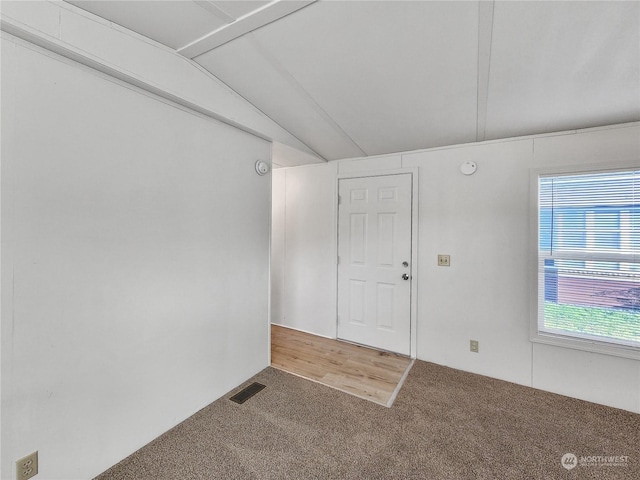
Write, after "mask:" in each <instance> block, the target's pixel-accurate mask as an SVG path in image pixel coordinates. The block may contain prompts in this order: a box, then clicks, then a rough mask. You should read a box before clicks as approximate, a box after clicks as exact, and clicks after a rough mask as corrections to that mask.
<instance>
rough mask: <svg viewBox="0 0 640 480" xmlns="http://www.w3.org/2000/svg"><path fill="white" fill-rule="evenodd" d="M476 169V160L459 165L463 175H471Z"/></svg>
mask: <svg viewBox="0 0 640 480" xmlns="http://www.w3.org/2000/svg"><path fill="white" fill-rule="evenodd" d="M477 169H478V165H476V162H470V161H467V162H464V163H463V164H462V165H460V171H461V172H462V173H463V174H464V175H473V174H474V173H476V170H477Z"/></svg>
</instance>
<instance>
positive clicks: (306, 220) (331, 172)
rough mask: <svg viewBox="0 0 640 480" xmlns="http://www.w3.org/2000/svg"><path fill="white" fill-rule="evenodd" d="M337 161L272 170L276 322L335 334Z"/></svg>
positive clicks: (329, 335) (273, 317)
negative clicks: (335, 191) (334, 265)
mask: <svg viewBox="0 0 640 480" xmlns="http://www.w3.org/2000/svg"><path fill="white" fill-rule="evenodd" d="M336 166H337V165H336V164H335V163H330V164H317V165H308V166H303V167H295V168H281V169H278V170H275V171H274V184H273V205H274V209H273V232H272V236H273V245H274V249H273V257H272V272H274V273H275V276H274V274H273V273H272V311H271V315H272V320H271V321H272V322H273V323H277V324H279V325H284V326H287V327H291V328H296V329H298V330H304V331H309V332H313V333H315V334H317V335H322V336H326V337H335V335H336V300H335V291H336V275H335V269H334V268H332V265H333V264H335V259H336V253H335V252H336V233H335V232H336V231H335V228H336V226H335V221H334V210H335V198H336V196H335V195H334V189H335V188H334V183H335V175H336Z"/></svg>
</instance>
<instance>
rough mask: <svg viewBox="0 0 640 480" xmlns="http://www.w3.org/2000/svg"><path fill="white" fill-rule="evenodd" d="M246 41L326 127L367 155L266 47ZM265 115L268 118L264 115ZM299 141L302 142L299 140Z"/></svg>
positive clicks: (253, 37)
mask: <svg viewBox="0 0 640 480" xmlns="http://www.w3.org/2000/svg"><path fill="white" fill-rule="evenodd" d="M247 39H248V40H249V42H250V43H251V44H252V45H253V46H254V48H255V49H256V50H258V51H259V52H260V53H261V54H262V56H263V57H264V58H265V60H266V61H267V62H268V63H269V64H270V65H271V66H272V67H273V69H274V70H275V71H276V72H277V73H278V74H279V75H280V76H281V77H282V78H283V79H284V81H285V82H287V83H288V84H289V85H290V86H291V87H292V88H293V89H294V90H295V91H296V92H298V94H299V95H300V97H301V98H302V99H303V100H304V101H305V102H306V103H307V104H308V105H309V107H311V109H313V110H315V111H316V113H317V114H318V115H320V117H321V118H322V119H323V120H324V121H325V122H326V123H327V125H329V126H330V127H331V128H332V129H333V130H334V131H335V132H336V133H337V134H338V136H340V137H342V138H343V140H344V141H345V142H347V143H349V144H351V146H353V147H354V148H356V149H357V150H358V151H359V152H360V153H361V154H362V155H363V156H367V155H368V154H367V152H365V151H364V150H363V149H362V147H361V146H360V145H358V143H356V141H355V140H354V139H353V138H351V136H349V134H348V133H347V132H345V131H344V129H343V128H342V127H341V126H340V125H339V124H338V123H337V122H336V121H335V120H334V119H333V118H332V117H331V116H330V115H329V114H328V113H327V112H326V111H325V109H324V108H322V107H321V106H320V104H319V103H318V102H317V101H316V100H315V99H314V98H313V97H312V96H311V94H310V93H309V92H308V91H307V90H306V89H305V88H304V87H303V86H302V85H301V84H300V82H298V80H297V79H296V78H295V77H294V76H293V75H292V74H291V73H290V72H289V71H288V70H287V69H286V68H285V67H284V66H283V65H282V64H281V63H280V61H279V60H278V59H277V58H276V56H275V55H274V54H273V53H271V51H270V50H269V49H268V48H267V47H265V46H264V45H263V44H262V43H260V41H259V40H258V39H257V38H255V35H248V36H247ZM265 115H267V116H269V115H268V114H266V113H265ZM269 118H271V117H269ZM272 120H273V119H272ZM283 128H284V127H283ZM296 138H297V137H296ZM300 141H302V140H301V139H300ZM303 143H305V145H306V142H303ZM309 148H311V147H309Z"/></svg>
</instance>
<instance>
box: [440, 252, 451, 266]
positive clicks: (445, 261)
mask: <svg viewBox="0 0 640 480" xmlns="http://www.w3.org/2000/svg"><path fill="white" fill-rule="evenodd" d="M450 265H451V257H450V256H449V255H438V266H440V267H448V266H450Z"/></svg>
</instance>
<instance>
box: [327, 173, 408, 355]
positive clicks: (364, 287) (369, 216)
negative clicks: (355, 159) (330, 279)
mask: <svg viewBox="0 0 640 480" xmlns="http://www.w3.org/2000/svg"><path fill="white" fill-rule="evenodd" d="M338 190H339V195H340V197H339V206H338V338H339V339H342V340H348V341H351V342H355V343H360V344H363V345H369V346H372V347H376V348H380V349H383V350H388V351H391V352H397V353H401V354H404V355H409V354H410V352H411V203H412V200H411V195H412V190H411V174H399V175H385V176H379V177H363V178H347V179H341V180H339V188H338Z"/></svg>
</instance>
